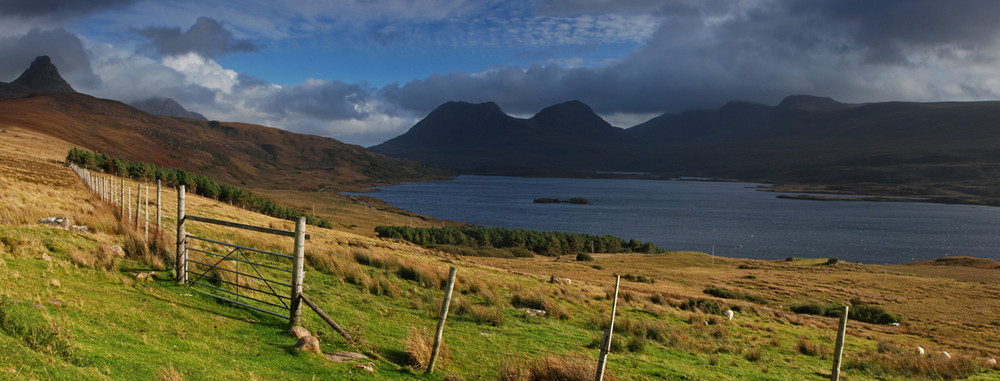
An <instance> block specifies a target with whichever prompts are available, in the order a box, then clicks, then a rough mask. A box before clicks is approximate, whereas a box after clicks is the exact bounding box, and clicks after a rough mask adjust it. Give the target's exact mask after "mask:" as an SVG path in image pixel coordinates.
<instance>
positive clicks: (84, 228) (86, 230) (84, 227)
mask: <svg viewBox="0 0 1000 381" xmlns="http://www.w3.org/2000/svg"><path fill="white" fill-rule="evenodd" d="M70 229H73V230H74V231H78V232H80V233H90V227H89V226H87V225H73V226H71V227H70Z"/></svg>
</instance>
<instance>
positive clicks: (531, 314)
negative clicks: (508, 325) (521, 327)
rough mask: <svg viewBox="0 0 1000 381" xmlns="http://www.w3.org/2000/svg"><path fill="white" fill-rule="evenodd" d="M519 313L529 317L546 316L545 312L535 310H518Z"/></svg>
mask: <svg viewBox="0 0 1000 381" xmlns="http://www.w3.org/2000/svg"><path fill="white" fill-rule="evenodd" d="M517 310H518V311H521V312H524V314H525V315H528V317H542V316H545V310H536V309H534V308H518V309H517Z"/></svg>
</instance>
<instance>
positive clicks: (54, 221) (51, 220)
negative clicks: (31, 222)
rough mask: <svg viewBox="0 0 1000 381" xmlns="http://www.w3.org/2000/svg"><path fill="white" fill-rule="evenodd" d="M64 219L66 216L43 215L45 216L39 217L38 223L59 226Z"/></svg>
mask: <svg viewBox="0 0 1000 381" xmlns="http://www.w3.org/2000/svg"><path fill="white" fill-rule="evenodd" d="M65 219H66V217H45V218H39V219H38V223H40V224H42V225H49V226H60V225H62V223H63V220H65Z"/></svg>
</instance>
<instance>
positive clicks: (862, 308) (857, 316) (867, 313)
mask: <svg viewBox="0 0 1000 381" xmlns="http://www.w3.org/2000/svg"><path fill="white" fill-rule="evenodd" d="M843 308H844V307H843V306H842V305H839V304H832V303H815V302H811V303H800V304H794V305H792V307H791V310H792V312H795V313H797V314H809V315H819V316H827V317H839V316H840V314H841V311H842V310H843ZM847 318H848V319H850V320H857V321H861V322H865V323H872V324H892V323H899V322H901V321H903V320H902V318H900V317H899V315H894V314H890V313H888V312H886V311H885V310H884V309H882V307H880V306H876V305H871V304H859V305H855V306H853V307H851V308H850V309H849V310H848V313H847Z"/></svg>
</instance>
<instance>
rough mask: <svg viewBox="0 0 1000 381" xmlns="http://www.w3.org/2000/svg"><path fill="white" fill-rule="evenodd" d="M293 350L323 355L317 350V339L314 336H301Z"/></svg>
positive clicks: (321, 351)
mask: <svg viewBox="0 0 1000 381" xmlns="http://www.w3.org/2000/svg"><path fill="white" fill-rule="evenodd" d="M295 350H296V351H304V352H314V353H318V354H323V350H321V349H320V348H319V339H317V338H316V337H315V336H303V337H301V338H299V342H297V343H295Z"/></svg>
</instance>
